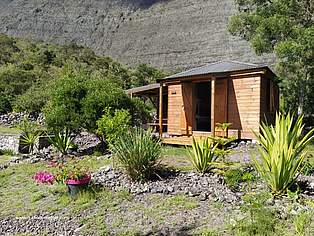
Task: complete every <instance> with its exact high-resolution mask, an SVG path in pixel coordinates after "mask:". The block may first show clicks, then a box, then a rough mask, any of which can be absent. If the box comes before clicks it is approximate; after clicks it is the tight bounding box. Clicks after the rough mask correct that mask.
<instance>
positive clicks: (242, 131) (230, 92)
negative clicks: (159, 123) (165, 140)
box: [168, 74, 279, 139]
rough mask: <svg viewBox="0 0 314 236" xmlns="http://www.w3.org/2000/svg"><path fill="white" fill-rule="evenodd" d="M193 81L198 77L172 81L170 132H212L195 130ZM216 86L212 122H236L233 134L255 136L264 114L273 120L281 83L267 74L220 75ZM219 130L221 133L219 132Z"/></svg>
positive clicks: (169, 109)
mask: <svg viewBox="0 0 314 236" xmlns="http://www.w3.org/2000/svg"><path fill="white" fill-rule="evenodd" d="M207 79H208V80H209V78H207ZM193 82H195V81H194V80H191V81H189V82H187V81H181V83H176V84H168V134H169V135H170V136H181V135H191V134H192V133H193V136H206V135H208V134H209V132H208V133H207V134H206V135H205V134H204V135H201V134H199V133H198V132H197V131H196V130H194V127H195V104H194V103H195V101H194V100H195V94H194V85H193V84H194V83H193ZM213 88H214V93H212V96H213V94H214V101H212V102H213V103H212V104H209V105H211V106H212V108H213V106H214V109H212V112H213V111H214V112H213V113H214V114H212V115H213V116H212V117H211V119H212V120H211V122H212V124H216V123H218V122H219V123H223V122H229V123H232V125H231V127H230V129H229V132H228V133H229V136H233V135H234V136H236V137H237V138H240V139H255V136H254V134H253V133H252V130H253V131H255V132H257V133H258V132H259V125H260V122H261V121H263V120H264V117H266V118H267V119H268V120H269V121H270V122H273V115H274V114H275V112H276V111H277V110H278V106H279V105H278V104H279V91H278V86H277V85H276V83H275V82H273V81H272V80H270V79H269V78H266V77H264V75H263V74H254V75H250V76H248V75H241V76H230V77H224V78H216V79H215V80H212V89H213ZM212 92H213V91H212ZM209 93H210V91H209ZM192 130H194V131H192ZM212 130H213V127H212ZM211 133H212V132H211ZM215 133H216V134H218V135H219V132H215Z"/></svg>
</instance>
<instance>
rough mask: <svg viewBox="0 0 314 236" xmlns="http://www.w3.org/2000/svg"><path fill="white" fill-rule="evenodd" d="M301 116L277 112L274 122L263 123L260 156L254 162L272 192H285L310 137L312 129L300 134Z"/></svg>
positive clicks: (294, 176)
mask: <svg viewBox="0 0 314 236" xmlns="http://www.w3.org/2000/svg"><path fill="white" fill-rule="evenodd" d="M302 121H303V116H299V117H298V118H297V119H295V120H294V117H293V116H291V115H290V114H288V115H286V116H285V115H283V114H280V113H279V114H276V122H275V126H273V125H271V126H268V125H267V124H265V123H262V125H261V127H260V134H259V135H258V134H256V133H255V135H256V137H257V139H258V141H259V143H260V146H259V152H260V154H261V160H260V161H258V160H257V159H255V158H254V163H255V167H256V169H257V171H258V172H259V174H260V175H261V177H262V178H263V179H264V180H265V181H266V183H267V185H268V187H269V188H270V189H271V191H272V193H273V194H274V195H281V194H284V193H285V192H286V190H287V189H288V188H289V187H290V185H291V184H292V183H294V181H295V180H296V178H297V176H298V174H299V172H300V171H301V165H302V162H303V160H304V158H305V156H306V150H305V149H306V147H307V145H308V144H310V142H311V141H312V140H313V138H314V135H313V132H314V129H312V130H311V131H310V132H308V133H307V134H306V135H304V136H303V128H304V125H303V123H302Z"/></svg>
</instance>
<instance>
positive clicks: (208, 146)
mask: <svg viewBox="0 0 314 236" xmlns="http://www.w3.org/2000/svg"><path fill="white" fill-rule="evenodd" d="M217 146H218V144H216V145H214V144H213V143H212V142H211V141H210V140H209V138H206V139H200V140H199V141H196V140H195V139H194V138H193V143H192V149H187V150H188V154H189V156H190V161H191V163H192V164H193V166H194V168H195V169H196V170H197V171H198V172H200V173H205V172H207V171H209V170H210V169H211V168H213V164H215V163H216V161H217V159H218V156H217V155H216V154H215V150H216V148H217Z"/></svg>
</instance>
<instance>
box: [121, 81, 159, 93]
mask: <svg viewBox="0 0 314 236" xmlns="http://www.w3.org/2000/svg"><path fill="white" fill-rule="evenodd" d="M159 87H160V84H158V83H156V84H149V85H145V86H141V87H136V88H131V89H128V90H125V91H126V93H128V94H133V93H140V92H147V91H150V90H155V89H158V88H159Z"/></svg>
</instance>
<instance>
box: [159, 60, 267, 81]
mask: <svg viewBox="0 0 314 236" xmlns="http://www.w3.org/2000/svg"><path fill="white" fill-rule="evenodd" d="M252 69H268V70H270V69H269V68H268V67H267V66H266V65H257V64H252V63H245V62H239V61H218V62H213V63H209V64H206V65H204V66H201V67H197V68H193V69H191V70H187V71H184V72H180V73H178V74H175V75H171V76H168V77H166V78H164V79H174V78H182V77H190V76H195V75H208V74H220V73H231V72H236V71H243V70H252ZM162 80H163V79H162Z"/></svg>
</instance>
